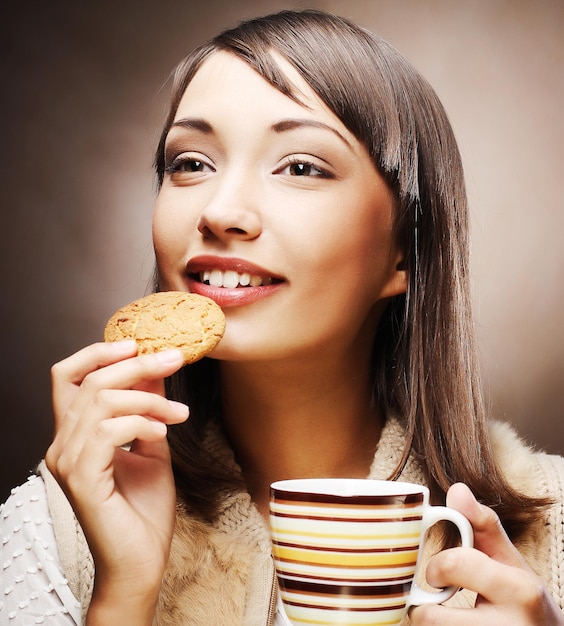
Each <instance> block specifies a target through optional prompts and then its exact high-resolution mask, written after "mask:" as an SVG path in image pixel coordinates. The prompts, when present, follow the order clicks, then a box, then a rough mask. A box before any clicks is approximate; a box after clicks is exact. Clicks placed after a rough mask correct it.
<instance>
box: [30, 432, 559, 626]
mask: <svg viewBox="0 0 564 626" xmlns="http://www.w3.org/2000/svg"><path fill="white" fill-rule="evenodd" d="M491 436H492V443H493V447H494V451H495V454H496V456H497V458H498V459H499V462H500V464H501V467H502V468H503V470H504V471H505V472H506V474H507V476H508V477H509V480H510V482H511V483H512V484H513V485H514V486H515V487H516V488H517V489H519V490H521V491H523V492H524V493H527V494H530V495H532V494H535V495H538V496H551V497H552V498H553V499H554V500H555V501H556V504H555V505H554V506H553V507H552V508H551V509H550V510H549V511H548V513H547V515H546V519H545V520H544V522H543V523H541V524H538V525H537V526H536V527H532V528H531V529H530V532H529V533H528V534H527V536H526V537H525V538H524V539H523V540H522V541H520V543H519V544H518V546H517V547H518V549H519V550H520V552H521V553H522V555H523V556H524V558H525V559H526V561H527V562H528V563H529V565H530V566H531V567H532V568H533V569H534V570H535V571H536V572H537V574H539V575H540V576H541V577H542V579H543V580H544V582H545V584H546V585H547V587H548V589H549V590H550V592H551V593H552V595H553V597H554V598H555V600H556V601H557V603H558V604H559V606H560V607H561V608H564V458H561V457H556V456H551V455H547V454H543V453H536V452H533V451H531V450H530V449H529V448H528V447H526V446H525V445H524V444H523V443H522V442H521V441H520V440H519V439H518V438H517V436H516V435H515V433H514V431H513V430H512V429H511V428H510V427H509V426H507V425H505V424H502V423H499V422H495V423H492V425H491ZM403 444H404V432H403V430H402V428H401V426H400V424H399V423H398V422H397V421H395V420H388V422H387V424H386V426H385V428H384V430H383V432H382V436H381V439H380V443H379V446H378V450H377V452H376V455H375V457H374V461H373V464H372V467H371V470H370V474H369V478H374V479H386V478H387V477H388V476H389V475H390V473H391V472H392V470H393V469H394V468H395V467H396V465H397V462H398V460H399V458H400V456H401V453H402V450H403ZM206 446H207V448H208V451H209V453H210V459H213V458H214V457H215V458H221V459H222V460H227V461H228V462H230V463H231V464H232V465H233V468H234V470H238V468H237V467H236V465H235V462H234V460H233V456H232V452H231V450H230V449H229V446H228V445H227V443H226V441H225V440H224V438H223V436H222V434H221V432H220V429H213V430H211V431H210V434H209V437H208V439H207V442H206ZM39 470H40V473H41V475H42V476H43V479H44V481H45V484H46V489H47V495H48V500H49V508H50V511H51V515H52V518H53V522H54V530H55V537H56V539H57V544H58V548H59V554H60V558H61V563H62V565H63V568H64V571H65V574H66V576H67V579H68V581H69V585H70V587H71V590H72V591H73V593H74V594H75V596H76V597H77V598H78V599H79V600H80V602H81V604H82V606H83V612H84V613H85V612H86V610H87V608H88V604H89V601H90V597H91V594H92V586H93V581H94V565H93V563H92V557H91V555H90V553H89V551H88V546H87V544H86V541H85V539H84V535H83V533H82V530H81V529H80V527H79V525H78V524H77V522H76V519H75V517H74V515H73V512H72V509H71V508H70V506H69V504H68V502H67V500H66V498H65V496H64V495H63V493H62V491H61V490H60V488H59V487H58V485H57V483H56V482H55V481H54V479H53V477H52V476H51V475H50V474H49V472H48V470H47V468H46V467H45V465H44V463H43V464H42V465H41V466H40V468H39ZM400 480H404V481H408V482H418V483H422V482H424V477H423V472H422V470H421V467H420V466H419V465H418V463H417V462H416V461H415V460H414V459H413V458H411V459H409V461H408V463H407V465H406V467H405V469H404V471H403V472H402V475H401V476H400ZM427 547H428V550H427V556H426V558H428V555H429V553H430V552H432V550H433V547H432V546H431V545H428V546H427ZM140 549H142V547H140ZM275 589H276V585H275V578H274V569H273V563H272V558H271V551H270V537H269V533H268V529H267V527H266V524H265V523H264V521H263V519H262V517H261V516H260V514H259V512H258V510H257V509H256V507H255V506H254V505H253V504H252V502H251V499H250V496H249V495H248V494H247V493H245V492H241V493H234V494H232V495H230V496H229V497H227V498H226V499H225V500H224V502H223V505H222V510H221V514H220V515H219V517H218V520H217V522H216V523H215V524H214V525H213V526H209V525H206V524H204V523H202V522H200V521H198V520H194V519H193V518H190V517H189V516H188V515H187V514H186V513H185V512H184V510H183V508H182V507H181V506H179V507H178V515H177V523H176V528H175V533H174V538H173V543H172V549H171V557H170V560H169V565H168V568H167V571H166V574H165V577H164V580H163V586H162V590H161V597H160V602H159V608H158V611H157V616H156V619H155V624H156V625H158V626H184V625H186V626H188V625H191V626H196V625H199V626H201V625H204V624H206V625H207V624H214V626H223V625H225V626H227V625H229V626H232V625H238V624H244V625H246V626H265V625H268V624H272V620H273V614H274V610H273V609H274V606H275V596H276V593H275ZM474 601H475V596H474V594H473V593H470V592H467V591H464V590H463V591H461V592H459V593H458V594H456V595H455V596H454V598H452V599H451V600H450V601H449V604H451V605H456V606H472V605H473V603H474ZM407 624H408V620H407V619H406V621H405V625H407Z"/></svg>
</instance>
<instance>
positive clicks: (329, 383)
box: [221, 363, 383, 514]
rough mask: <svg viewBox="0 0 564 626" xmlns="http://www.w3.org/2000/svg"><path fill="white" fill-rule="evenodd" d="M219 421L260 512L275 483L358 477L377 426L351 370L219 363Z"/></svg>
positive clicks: (364, 389) (363, 380)
mask: <svg viewBox="0 0 564 626" xmlns="http://www.w3.org/2000/svg"><path fill="white" fill-rule="evenodd" d="M221 371H222V385H223V392H222V393H223V400H224V402H223V405H224V407H226V409H225V413H224V425H225V429H226V433H227V436H228V438H229V440H230V442H231V445H232V446H233V449H234V451H235V455H236V458H237V461H238V462H239V464H240V465H241V468H242V471H243V476H244V478H245V480H246V483H247V487H248V489H249V491H250V493H251V496H252V497H253V499H254V501H255V503H256V504H257V505H258V506H259V509H261V511H262V512H263V514H264V513H265V511H266V509H267V507H268V493H269V486H270V484H271V483H272V482H273V481H275V480H282V479H287V478H307V477H360V478H365V477H366V476H367V475H368V472H369V470H370V465H371V462H372V459H373V457H374V453H375V450H376V446H377V443H378V439H379V437H380V432H381V428H382V422H383V420H382V417H381V415H380V414H379V413H378V411H377V409H376V408H375V407H374V406H373V403H372V389H371V382H370V380H369V376H368V368H366V376H364V377H362V376H359V375H358V372H359V370H358V367H357V368H354V369H353V368H350V369H348V372H354V375H352V376H351V375H350V374H348V375H347V373H346V372H347V369H346V368H345V371H343V368H342V367H338V368H333V369H332V368H331V367H328V366H327V365H326V364H322V363H318V364H316V366H315V367H308V368H306V367H305V366H301V367H300V366H298V367H296V366H295V364H294V365H293V366H291V367H286V366H281V365H280V364H269V365H265V364H264V363H255V364H252V363H245V364H241V363H223V364H222V366H221Z"/></svg>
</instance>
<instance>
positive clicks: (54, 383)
mask: <svg viewBox="0 0 564 626" xmlns="http://www.w3.org/2000/svg"><path fill="white" fill-rule="evenodd" d="M136 354H137V344H136V343H135V341H132V340H127V341H116V342H112V343H104V342H101V343H95V344H93V345H91V346H87V347H86V348H83V349H82V350H79V351H78V352H77V353H75V354H73V355H72V356H70V357H67V358H66V359H64V360H62V361H59V362H58V363H56V364H55V365H53V367H52V368H51V387H52V392H53V409H54V414H55V430H57V428H58V426H59V425H60V422H61V421H62V418H63V416H64V414H65V412H66V409H67V407H68V405H69V404H70V402H71V401H72V398H73V397H74V394H75V393H76V388H77V387H78V385H80V384H81V383H82V381H83V380H84V378H85V377H86V376H87V375H88V374H89V373H90V372H93V371H95V370H97V369H100V368H102V367H106V366H108V365H111V364H113V363H116V362H117V361H121V360H122V359H126V358H131V357H133V356H135V355H136Z"/></svg>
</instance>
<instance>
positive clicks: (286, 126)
mask: <svg viewBox="0 0 564 626" xmlns="http://www.w3.org/2000/svg"><path fill="white" fill-rule="evenodd" d="M178 127H180V128H186V129H187V130H197V131H199V132H201V133H205V134H208V135H209V134H212V133H213V132H214V130H213V126H212V125H211V124H210V123H209V122H207V121H206V120H204V119H202V118H199V117H183V118H181V119H179V120H175V121H174V122H173V123H172V124H171V127H170V128H171V129H172V128H178ZM271 128H272V130H273V131H274V132H276V133H283V132H287V131H291V130H296V129H298V128H320V129H322V130H328V131H330V132H332V133H333V134H334V135H336V136H337V137H338V138H339V139H340V140H341V141H342V142H343V143H344V144H345V145H346V146H347V147H348V148H349V149H351V150H352V146H351V144H350V142H349V141H348V139H347V138H346V137H345V136H344V135H343V134H342V133H340V132H339V131H338V130H337V129H336V128H333V127H332V126H329V124H325V123H324V122H319V121H317V120H309V119H287V120H281V121H280V122H276V123H275V124H273V125H272V127H271Z"/></svg>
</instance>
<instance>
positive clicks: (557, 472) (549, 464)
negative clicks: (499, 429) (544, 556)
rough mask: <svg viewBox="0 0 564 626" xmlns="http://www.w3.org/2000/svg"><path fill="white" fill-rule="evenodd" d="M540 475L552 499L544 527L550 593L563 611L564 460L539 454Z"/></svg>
mask: <svg viewBox="0 0 564 626" xmlns="http://www.w3.org/2000/svg"><path fill="white" fill-rule="evenodd" d="M539 456H540V457H541V463H540V468H541V473H542V479H541V480H543V482H544V486H545V489H546V493H547V495H548V496H549V497H550V498H552V499H553V501H554V504H553V505H552V506H551V507H550V509H549V511H548V516H547V522H546V527H547V531H548V532H549V535H550V544H549V559H550V581H551V582H550V592H551V593H552V596H553V597H554V599H555V600H556V601H557V602H558V604H559V605H560V608H561V609H563V610H564V458H563V457H560V456H555V455H549V454H540V455H539Z"/></svg>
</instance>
